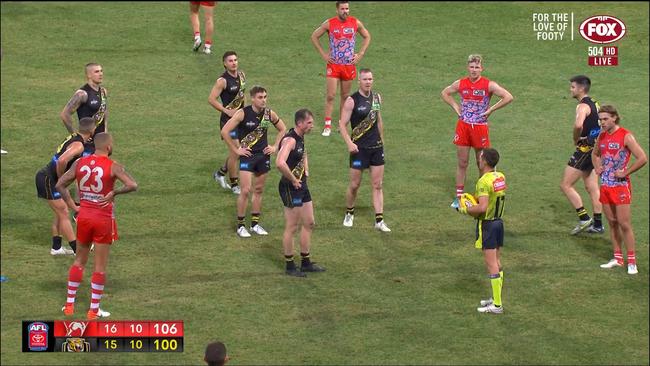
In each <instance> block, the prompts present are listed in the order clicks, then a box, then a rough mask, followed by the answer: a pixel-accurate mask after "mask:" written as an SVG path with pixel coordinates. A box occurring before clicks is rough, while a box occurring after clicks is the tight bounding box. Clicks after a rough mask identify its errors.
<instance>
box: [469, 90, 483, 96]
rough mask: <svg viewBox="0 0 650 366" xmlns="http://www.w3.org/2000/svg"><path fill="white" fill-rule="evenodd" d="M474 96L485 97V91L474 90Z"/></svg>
mask: <svg viewBox="0 0 650 366" xmlns="http://www.w3.org/2000/svg"><path fill="white" fill-rule="evenodd" d="M472 95H473V96H475V97H484V96H485V90H483V89H479V90H472Z"/></svg>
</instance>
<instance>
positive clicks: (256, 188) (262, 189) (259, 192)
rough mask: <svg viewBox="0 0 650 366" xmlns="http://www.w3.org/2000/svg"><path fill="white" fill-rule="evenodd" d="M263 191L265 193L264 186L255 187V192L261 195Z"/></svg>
mask: <svg viewBox="0 0 650 366" xmlns="http://www.w3.org/2000/svg"><path fill="white" fill-rule="evenodd" d="M262 193H264V186H255V188H253V194H257V195H261V194H262Z"/></svg>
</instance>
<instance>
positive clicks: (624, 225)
mask: <svg viewBox="0 0 650 366" xmlns="http://www.w3.org/2000/svg"><path fill="white" fill-rule="evenodd" d="M618 227H620V228H621V231H624V232H628V231H632V223H631V222H629V221H624V222H622V221H618Z"/></svg>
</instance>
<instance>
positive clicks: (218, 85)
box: [208, 78, 236, 117]
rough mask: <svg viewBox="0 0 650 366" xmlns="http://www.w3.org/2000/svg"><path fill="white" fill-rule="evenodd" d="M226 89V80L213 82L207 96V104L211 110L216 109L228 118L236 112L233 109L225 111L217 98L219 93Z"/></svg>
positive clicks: (221, 79) (220, 79) (219, 79)
mask: <svg viewBox="0 0 650 366" xmlns="http://www.w3.org/2000/svg"><path fill="white" fill-rule="evenodd" d="M225 88H226V79H224V78H218V79H217V81H215V83H214V86H213V87H212V90H211V91H210V96H208V103H210V105H211V106H212V108H214V109H216V110H217V111H219V112H221V113H224V114H226V115H227V116H228V117H232V116H233V115H234V114H235V112H236V110H234V109H226V107H224V105H223V104H221V103H220V102H219V99H218V98H219V96H220V95H221V92H223V90H224V89H225Z"/></svg>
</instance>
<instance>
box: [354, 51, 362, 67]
mask: <svg viewBox="0 0 650 366" xmlns="http://www.w3.org/2000/svg"><path fill="white" fill-rule="evenodd" d="M362 58H363V55H361V54H359V53H355V54H354V57H353V58H352V64H353V65H356V64H357V63H359V61H361V59H362Z"/></svg>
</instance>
